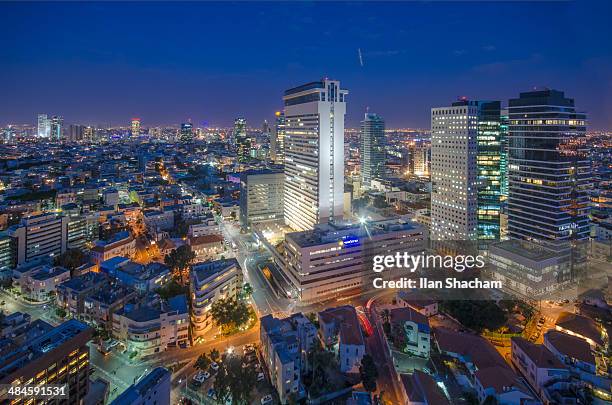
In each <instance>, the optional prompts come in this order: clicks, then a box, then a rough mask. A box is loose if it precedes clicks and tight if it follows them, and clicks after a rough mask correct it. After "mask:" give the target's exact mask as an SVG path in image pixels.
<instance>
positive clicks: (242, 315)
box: [210, 298, 251, 333]
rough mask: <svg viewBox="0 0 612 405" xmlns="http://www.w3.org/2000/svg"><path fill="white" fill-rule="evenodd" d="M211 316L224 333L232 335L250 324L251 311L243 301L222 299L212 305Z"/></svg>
mask: <svg viewBox="0 0 612 405" xmlns="http://www.w3.org/2000/svg"><path fill="white" fill-rule="evenodd" d="M210 314H211V316H212V318H213V320H214V321H215V323H216V324H217V325H218V326H220V327H221V329H222V331H223V332H224V333H230V332H233V331H235V330H236V329H238V328H240V327H241V326H243V325H245V324H246V323H247V322H248V320H249V318H250V316H251V311H250V308H249V306H248V305H247V304H246V303H245V302H243V301H239V300H236V299H235V298H222V299H219V300H217V301H216V302H215V303H213V304H212V307H211V309H210Z"/></svg>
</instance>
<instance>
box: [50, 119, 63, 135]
mask: <svg viewBox="0 0 612 405" xmlns="http://www.w3.org/2000/svg"><path fill="white" fill-rule="evenodd" d="M63 126H64V118H63V117H61V116H59V115H54V116H53V117H51V134H50V137H51V139H52V140H54V141H59V140H60V139H62V132H63Z"/></svg>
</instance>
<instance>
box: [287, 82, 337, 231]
mask: <svg viewBox="0 0 612 405" xmlns="http://www.w3.org/2000/svg"><path fill="white" fill-rule="evenodd" d="M347 94H348V91H347V90H344V89H341V88H340V82H339V81H336V80H329V79H323V80H321V81H318V82H312V83H307V84H304V85H302V86H299V87H295V88H292V89H289V90H287V91H285V95H284V97H283V101H284V104H285V197H284V206H285V208H284V210H285V222H286V224H287V225H289V226H290V227H291V228H293V229H295V230H296V231H305V230H309V229H312V228H313V227H314V225H315V224H318V223H326V222H328V221H330V220H334V219H335V220H338V219H342V218H343V213H344V115H345V113H346V96H347Z"/></svg>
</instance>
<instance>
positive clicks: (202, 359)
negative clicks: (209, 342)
mask: <svg viewBox="0 0 612 405" xmlns="http://www.w3.org/2000/svg"><path fill="white" fill-rule="evenodd" d="M212 362H213V361H212V360H211V359H210V358H209V357H208V356H207V355H206V353H202V354H200V355H199V356H198V358H197V359H196V361H195V368H197V369H199V370H208V367H210V365H211V364H212Z"/></svg>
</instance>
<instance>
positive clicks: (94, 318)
mask: <svg viewBox="0 0 612 405" xmlns="http://www.w3.org/2000/svg"><path fill="white" fill-rule="evenodd" d="M137 295H138V294H137V292H136V290H134V289H132V288H129V287H123V286H120V285H115V286H112V287H111V288H108V289H102V290H99V291H97V292H96V293H94V294H92V295H90V296H88V297H86V298H85V302H84V313H83V318H84V319H85V320H87V321H89V322H91V323H93V324H95V325H97V326H100V327H103V328H105V329H109V330H110V329H112V326H113V314H114V312H115V311H117V310H119V309H120V308H123V306H124V305H125V304H127V303H128V302H129V301H130V300H132V299H134V298H136V297H137Z"/></svg>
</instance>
